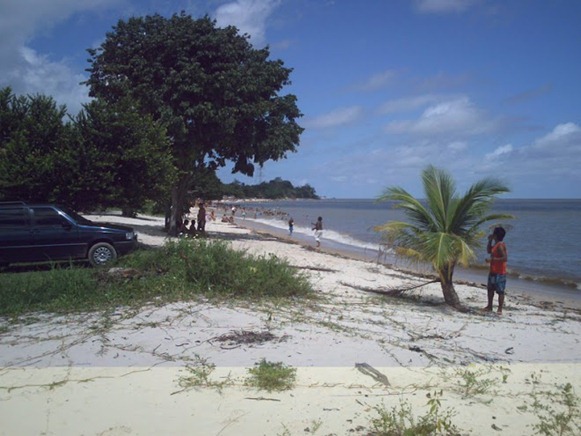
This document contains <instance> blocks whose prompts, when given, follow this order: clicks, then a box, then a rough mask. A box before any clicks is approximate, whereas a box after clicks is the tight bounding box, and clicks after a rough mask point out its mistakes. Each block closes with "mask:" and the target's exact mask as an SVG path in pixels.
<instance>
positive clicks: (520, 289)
mask: <svg viewBox="0 0 581 436" xmlns="http://www.w3.org/2000/svg"><path fill="white" fill-rule="evenodd" d="M235 225H237V226H240V227H242V228H245V229H248V230H251V231H256V232H258V233H264V234H267V235H269V236H272V237H275V238H278V239H280V240H281V242H285V243H296V244H299V245H303V246H305V247H313V241H314V238H313V237H312V236H307V235H303V234H300V235H299V234H296V233H295V234H294V235H293V237H290V236H289V235H288V231H286V230H284V229H281V228H278V227H275V226H269V225H268V224H264V223H262V222H257V221H254V220H252V219H250V218H247V219H245V220H244V219H241V218H240V219H236V220H235ZM321 243H322V247H321V251H323V252H326V253H329V254H335V255H340V256H344V257H347V258H353V259H357V260H362V261H365V262H374V263H381V264H383V265H385V266H387V267H388V268H394V269H397V270H401V271H403V272H406V273H409V274H418V275H434V273H433V272H432V271H430V270H429V268H426V269H425V270H424V271H419V270H418V269H414V268H413V267H410V266H407V267H406V266H398V265H397V263H390V262H385V261H384V260H382V258H381V257H379V256H378V255H377V250H367V249H364V248H359V247H355V246H350V245H347V244H341V243H338V242H335V241H331V240H325V237H324V234H323V238H322V242H321ZM402 263H405V262H402ZM487 275H488V271H487V269H485V268H484V267H483V268H482V270H476V269H470V268H469V269H466V268H463V267H456V270H455V280H454V281H455V283H463V284H467V283H468V284H472V285H473V286H477V287H481V288H483V289H484V290H486V280H487ZM508 280H509V281H508V293H507V298H509V296H510V292H514V293H518V294H519V295H521V296H523V297H525V298H526V297H529V298H532V299H534V300H535V301H536V302H537V303H538V304H545V303H546V301H547V300H551V301H553V302H557V303H562V304H565V305H567V306H571V307H572V308H574V309H576V310H581V292H580V291H579V290H578V289H577V288H573V287H566V286H559V285H553V284H548V283H544V282H539V281H535V280H532V279H528V278H522V277H519V276H517V275H515V274H513V273H510V272H509V274H508Z"/></svg>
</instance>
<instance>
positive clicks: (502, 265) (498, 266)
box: [490, 242, 508, 274]
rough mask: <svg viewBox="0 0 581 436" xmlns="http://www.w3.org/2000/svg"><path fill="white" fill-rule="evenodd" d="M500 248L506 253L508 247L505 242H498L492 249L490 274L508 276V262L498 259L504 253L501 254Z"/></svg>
mask: <svg viewBox="0 0 581 436" xmlns="http://www.w3.org/2000/svg"><path fill="white" fill-rule="evenodd" d="M500 247H503V248H504V252H505V253H507V256H508V252H507V251H506V245H505V243H504V242H497V243H496V244H494V247H492V250H491V252H490V272H491V273H492V274H506V260H499V259H497V258H499V257H502V253H501V252H500Z"/></svg>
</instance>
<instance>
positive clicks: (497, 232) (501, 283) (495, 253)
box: [484, 227, 508, 315]
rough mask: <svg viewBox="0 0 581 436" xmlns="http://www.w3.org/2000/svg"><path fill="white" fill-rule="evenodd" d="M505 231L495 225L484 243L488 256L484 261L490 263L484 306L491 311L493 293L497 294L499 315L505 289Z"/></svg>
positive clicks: (506, 254) (506, 258) (506, 259)
mask: <svg viewBox="0 0 581 436" xmlns="http://www.w3.org/2000/svg"><path fill="white" fill-rule="evenodd" d="M505 235H506V231H505V230H504V229H503V228H502V227H496V228H495V229H494V231H493V232H492V235H489V236H488V244H487V245H486V252H487V253H488V254H490V257H489V258H487V259H486V262H489V263H490V272H489V273H488V287H487V288H488V306H486V307H485V308H484V310H485V311H488V312H491V311H492V303H493V301H494V293H495V292H496V293H497V294H498V310H497V313H498V314H499V315H501V314H502V307H503V305H504V291H505V289H506V263H507V261H508V252H507V251H506V244H505V243H504V236H505Z"/></svg>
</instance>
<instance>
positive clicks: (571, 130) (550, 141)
mask: <svg viewBox="0 0 581 436" xmlns="http://www.w3.org/2000/svg"><path fill="white" fill-rule="evenodd" d="M580 147H581V128H580V127H579V126H578V125H576V124H574V123H565V124H559V125H558V126H556V127H555V128H554V129H553V131H552V132H550V133H548V134H547V135H545V136H543V137H542V138H539V139H538V140H536V141H535V143H534V144H533V148H536V149H547V148H551V149H555V148H557V149H570V148H573V149H577V150H579V148H580ZM580 151H581V150H580Z"/></svg>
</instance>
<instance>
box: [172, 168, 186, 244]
mask: <svg viewBox="0 0 581 436" xmlns="http://www.w3.org/2000/svg"><path fill="white" fill-rule="evenodd" d="M189 184H190V175H189V174H185V175H182V176H181V177H180V179H179V180H178V181H177V183H176V185H175V186H174V187H173V188H172V190H171V213H170V219H169V230H168V234H169V235H170V236H177V235H178V231H179V225H178V223H181V221H182V217H183V214H184V204H185V201H186V195H187V194H188V186H189Z"/></svg>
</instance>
